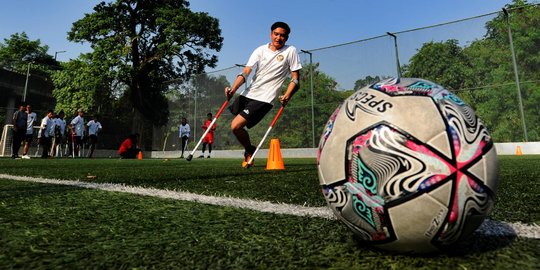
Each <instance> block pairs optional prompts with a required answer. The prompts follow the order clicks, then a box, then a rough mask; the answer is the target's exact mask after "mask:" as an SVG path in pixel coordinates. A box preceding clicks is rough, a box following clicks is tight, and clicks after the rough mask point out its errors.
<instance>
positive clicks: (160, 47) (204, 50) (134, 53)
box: [68, 0, 223, 126]
mask: <svg viewBox="0 0 540 270" xmlns="http://www.w3.org/2000/svg"><path fill="white" fill-rule="evenodd" d="M188 7H189V3H188V2H187V1H183V0H180V1H179V0H159V1H156V0H117V1H115V2H113V3H105V2H102V3H100V4H98V5H97V6H95V7H94V12H93V13H90V14H86V15H85V17H84V18H82V19H80V20H78V21H76V22H75V23H73V26H72V29H71V31H70V32H69V33H68V39H69V40H71V41H75V42H89V43H90V44H91V46H92V48H93V50H94V51H93V52H92V53H91V54H92V57H91V58H92V63H93V64H96V65H98V66H100V67H108V68H107V70H106V72H107V74H113V73H114V76H115V77H116V79H117V80H118V81H120V82H121V83H123V84H125V85H126V86H127V91H126V93H125V95H127V96H128V97H129V101H130V102H131V104H132V105H133V106H134V108H135V109H136V111H137V112H138V113H139V115H140V117H141V118H143V119H144V120H147V121H148V122H150V123H152V124H154V125H157V126H160V125H163V124H165V123H166V120H167V118H168V114H169V111H168V106H167V100H166V99H165V97H164V93H165V92H166V91H167V88H166V87H165V84H164V82H165V81H169V80H171V79H184V80H185V79H188V78H189V77H190V76H191V75H192V74H196V73H201V72H202V71H203V70H204V68H205V67H214V66H215V64H216V62H217V57H216V56H215V55H213V54H212V52H213V51H219V50H220V49H221V46H222V41H223V38H222V37H221V30H220V29H219V22H218V20H217V19H215V18H212V17H210V16H209V15H208V14H207V13H204V12H192V11H191V10H189V8H188Z"/></svg>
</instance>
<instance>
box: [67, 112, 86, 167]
mask: <svg viewBox="0 0 540 270" xmlns="http://www.w3.org/2000/svg"><path fill="white" fill-rule="evenodd" d="M83 116H84V110H83V109H79V110H77V116H76V117H75V118H73V120H71V123H70V124H71V134H72V139H73V140H74V141H73V142H72V143H73V144H74V146H75V147H74V149H73V151H74V152H73V153H74V155H75V156H79V150H80V149H81V146H82V142H83V138H84V118H83Z"/></svg>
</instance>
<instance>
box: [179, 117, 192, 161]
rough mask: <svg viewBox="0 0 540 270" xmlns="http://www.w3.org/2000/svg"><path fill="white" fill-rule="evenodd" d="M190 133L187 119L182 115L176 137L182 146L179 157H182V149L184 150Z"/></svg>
mask: <svg viewBox="0 0 540 270" xmlns="http://www.w3.org/2000/svg"><path fill="white" fill-rule="evenodd" d="M190 135H191V128H190V127H189V124H188V123H187V119H186V118H185V117H182V120H181V122H180V126H179V127H178V137H179V138H180V141H181V144H180V145H181V146H182V155H180V158H184V151H185V150H186V147H187V145H188V142H189V136H190Z"/></svg>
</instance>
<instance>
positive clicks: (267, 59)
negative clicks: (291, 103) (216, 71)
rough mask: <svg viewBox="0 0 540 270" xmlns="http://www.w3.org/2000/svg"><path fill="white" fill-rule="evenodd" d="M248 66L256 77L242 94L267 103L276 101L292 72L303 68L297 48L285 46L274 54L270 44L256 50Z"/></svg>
mask: <svg viewBox="0 0 540 270" xmlns="http://www.w3.org/2000/svg"><path fill="white" fill-rule="evenodd" d="M246 66H248V67H251V68H252V69H254V70H255V75H253V78H252V79H251V82H250V85H249V87H248V88H247V89H246V90H244V91H243V92H242V93H240V94H241V95H243V96H245V97H248V98H250V99H254V100H258V101H262V102H266V103H272V102H273V101H274V99H275V98H276V96H277V95H278V93H279V92H280V90H281V87H282V86H283V82H284V81H285V79H286V78H287V76H288V75H289V73H290V72H291V71H297V70H300V69H301V68H302V64H301V63H300V56H299V55H298V53H297V52H296V48H295V47H293V46H289V45H285V46H283V47H282V48H281V49H279V50H277V51H275V52H274V51H272V50H271V49H270V48H269V45H268V44H265V45H262V46H260V47H258V48H257V49H255V51H253V53H252V54H251V56H250V57H249V60H248V62H247V64H246Z"/></svg>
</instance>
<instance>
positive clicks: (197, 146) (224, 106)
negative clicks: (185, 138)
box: [186, 99, 229, 161]
mask: <svg viewBox="0 0 540 270" xmlns="http://www.w3.org/2000/svg"><path fill="white" fill-rule="evenodd" d="M227 104H229V99H227V100H226V101H225V102H223V105H221V108H220V109H219V111H218V112H217V113H216V116H214V119H212V122H211V123H210V125H209V127H211V126H213V125H214V123H216V121H217V119H218V118H219V116H220V115H221V113H222V112H223V110H225V108H226V107H227ZM208 132H210V128H207V129H206V131H204V133H203V135H202V136H201V138H200V139H199V142H198V143H197V145H195V148H193V151H191V153H189V156H188V157H187V158H186V160H187V161H191V159H193V154H195V151H197V148H199V145H200V144H201V143H202V141H203V139H204V137H206V134H208Z"/></svg>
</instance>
